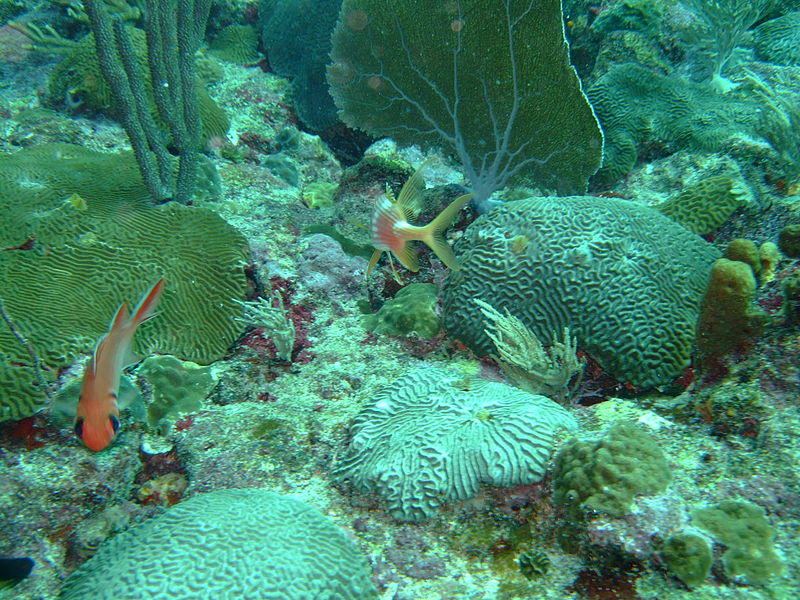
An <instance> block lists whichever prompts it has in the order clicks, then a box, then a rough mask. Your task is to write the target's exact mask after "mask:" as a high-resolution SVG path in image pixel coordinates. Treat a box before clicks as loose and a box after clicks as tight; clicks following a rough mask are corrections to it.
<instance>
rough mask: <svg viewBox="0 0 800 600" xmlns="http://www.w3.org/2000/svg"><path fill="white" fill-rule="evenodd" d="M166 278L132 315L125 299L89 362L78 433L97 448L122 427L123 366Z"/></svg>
mask: <svg viewBox="0 0 800 600" xmlns="http://www.w3.org/2000/svg"><path fill="white" fill-rule="evenodd" d="M162 289H164V280H163V279H159V280H158V281H157V282H155V283H154V284H153V287H151V288H150V289H149V290H148V292H147V293H146V294H145V295H144V296H143V297H142V299H141V301H140V302H139V305H138V306H137V307H136V309H135V310H134V311H133V316H130V313H129V310H128V303H127V302H123V303H122V306H120V307H119V310H117V314H116V315H114V318H113V319H112V320H111V326H110V328H109V330H108V332H107V333H106V334H105V335H103V337H101V338H100V339H99V340H98V342H97V346H95V349H94V354H93V355H92V358H91V359H90V360H89V364H88V365H87V366H86V371H85V372H84V375H83V386H82V387H81V395H80V398H79V400H78V410H77V412H76V414H75V435H77V436H78V437H79V438H80V439H81V440H82V441H83V443H84V444H86V447H87V448H89V449H90V450H94V451H95V452H97V451H99V450H102V449H103V448H105V447H106V446H108V445H109V444H110V443H111V441H112V440H113V439H114V436H116V434H117V431H118V430H119V406H118V405H117V395H118V393H119V383H120V377H121V376H122V369H123V368H124V367H125V366H126V365H127V364H130V363H131V362H134V361H132V360H131V350H130V348H131V343H132V342H133V336H134V334H135V333H136V329H137V328H138V327H139V325H141V324H142V323H144V322H145V321H147V320H148V319H152V318H153V317H155V316H156V315H157V314H158V313H157V312H155V309H156V305H157V304H158V299H159V297H160V295H161V290H162Z"/></svg>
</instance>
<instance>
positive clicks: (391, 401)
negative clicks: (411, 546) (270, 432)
mask: <svg viewBox="0 0 800 600" xmlns="http://www.w3.org/2000/svg"><path fill="white" fill-rule="evenodd" d="M564 428H566V429H576V428H577V423H576V421H575V419H574V418H573V417H572V415H570V413H569V412H568V411H566V410H565V409H564V408H562V407H561V406H559V405H558V404H556V403H555V402H553V401H552V400H550V399H548V398H545V397H544V396H535V395H533V394H528V393H527V392H523V391H521V390H518V389H516V388H513V387H511V386H508V385H505V384H502V383H496V382H490V381H486V380H484V379H480V378H478V377H474V376H469V375H465V374H463V373H461V372H459V371H457V370H455V369H439V368H420V369H416V370H414V371H411V372H410V373H408V374H407V375H405V376H404V377H401V378H400V379H398V380H397V381H395V382H394V383H392V384H390V385H389V386H387V387H385V388H384V389H383V390H381V391H380V392H379V393H378V394H377V395H376V396H375V398H373V399H372V401H371V402H370V403H369V404H368V405H367V406H366V407H365V408H364V409H363V410H362V411H361V412H360V413H359V415H358V416H357V417H356V419H355V421H354V422H353V425H352V427H351V429H350V434H351V441H350V446H349V449H348V452H347V455H346V457H345V459H344V460H343V462H342V464H341V465H340V466H339V467H338V468H337V470H336V476H337V477H339V478H341V479H349V480H350V482H351V483H352V484H353V485H354V487H356V488H357V489H359V490H361V491H363V492H367V493H377V494H378V495H379V496H381V497H382V498H383V499H384V501H385V502H386V505H387V506H388V509H389V512H390V513H391V514H392V516H393V517H395V518H396V519H398V520H401V521H416V522H419V521H424V520H426V519H428V518H430V517H432V516H434V515H435V514H436V513H437V511H438V509H439V507H440V506H441V505H442V504H444V503H447V502H455V501H458V500H466V499H468V498H472V497H474V496H475V495H476V494H477V493H478V490H479V487H480V484H481V483H485V484H489V485H494V486H499V487H509V486H512V485H518V484H530V483H535V482H537V481H539V480H541V478H542V476H543V475H544V472H545V468H546V466H547V461H548V459H549V457H550V452H551V450H552V448H553V445H554V442H555V436H556V434H557V433H558V432H559V431H560V430H562V429H564Z"/></svg>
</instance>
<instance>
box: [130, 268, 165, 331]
mask: <svg viewBox="0 0 800 600" xmlns="http://www.w3.org/2000/svg"><path fill="white" fill-rule="evenodd" d="M163 289H164V278H163V277H162V278H161V279H159V280H158V281H156V282H155V283H154V284H153V285H152V286H150V289H149V290H147V292H146V293H145V295H144V296H142V299H141V300H140V301H139V304H137V305H136V308H135V309H134V311H133V317H132V319H133V322H134V323H136V325H137V326H138V325H140V324H142V323H144V322H145V321H148V320H150V319H152V318H153V317H155V316H156V315H157V314H158V313H157V312H156V306H157V305H158V300H159V298H160V297H161V291H162V290H163Z"/></svg>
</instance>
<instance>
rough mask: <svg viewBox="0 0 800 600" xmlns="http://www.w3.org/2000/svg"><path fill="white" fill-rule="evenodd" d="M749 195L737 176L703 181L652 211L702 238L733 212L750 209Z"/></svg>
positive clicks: (750, 196) (751, 202) (747, 188)
mask: <svg viewBox="0 0 800 600" xmlns="http://www.w3.org/2000/svg"><path fill="white" fill-rule="evenodd" d="M754 202H755V200H754V195H753V191H752V190H751V189H750V188H749V187H748V186H747V184H745V183H744V181H743V180H742V179H741V177H740V176H738V175H737V174H731V173H724V174H720V175H712V176H710V177H704V178H703V179H701V180H700V181H698V182H696V183H695V184H694V185H690V186H688V187H686V188H684V189H683V190H681V191H680V192H679V193H678V194H676V195H675V196H673V197H672V198H670V199H669V200H667V201H665V202H662V203H661V204H659V205H658V206H656V207H655V208H656V209H657V210H658V211H660V212H661V213H662V214H664V215H667V216H668V217H669V218H670V219H672V220H673V221H676V222H678V223H680V224H681V225H683V226H684V227H686V229H688V230H689V231H691V232H694V233H697V234H700V235H703V234H706V233H711V232H712V231H714V230H715V229H718V228H719V227H721V226H722V225H724V224H725V221H727V220H728V218H729V217H730V216H731V215H732V214H733V212H734V211H735V210H737V209H738V208H740V207H742V206H748V205H753V204H754Z"/></svg>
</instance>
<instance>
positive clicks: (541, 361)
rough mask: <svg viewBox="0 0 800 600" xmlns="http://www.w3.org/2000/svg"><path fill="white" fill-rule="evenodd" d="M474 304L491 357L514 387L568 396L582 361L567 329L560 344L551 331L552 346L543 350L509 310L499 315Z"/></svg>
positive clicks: (479, 302) (481, 303)
mask: <svg viewBox="0 0 800 600" xmlns="http://www.w3.org/2000/svg"><path fill="white" fill-rule="evenodd" d="M475 304H477V305H478V307H479V308H480V309H481V313H483V316H484V317H486V320H485V321H484V322H483V323H484V327H485V329H484V331H485V332H486V335H487V336H489V339H490V340H492V342H493V343H494V347H495V348H496V350H497V353H498V356H492V358H493V359H494V360H495V361H497V364H498V365H500V368H501V369H502V370H503V373H505V375H506V377H508V378H509V379H510V380H511V381H512V383H514V385H516V386H517V387H519V388H520V389H522V390H524V391H526V392H529V393H532V394H542V395H544V396H548V397H550V398H554V399H557V400H564V399H565V398H567V397H569V396H570V395H571V393H572V391H573V390H574V389H575V387H576V386H575V384H576V383H577V382H574V383H573V385H570V382H571V381H572V380H573V378H575V376H576V375H578V374H579V373H581V372H582V371H583V367H584V365H585V361H584V360H583V359H581V358H578V355H577V344H576V339H575V338H574V337H572V336H570V332H569V328H568V327H565V328H564V332H563V339H562V341H558V340H557V339H556V335H557V334H556V333H555V332H553V343H552V345H551V346H550V347H549V348H545V347H544V345H543V344H542V342H541V341H539V338H537V337H536V335H535V334H534V333H533V332H532V331H531V330H530V329H528V327H526V326H525V324H524V323H523V322H522V321H520V320H519V319H518V318H517V317H515V316H514V315H512V314H511V313H510V312H509V311H508V309H506V310H505V314H502V313H500V312H499V311H498V310H496V309H495V308H494V307H493V306H492V305H491V304H488V303H487V302H484V301H483V300H478V299H475ZM576 379H579V378H576Z"/></svg>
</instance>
